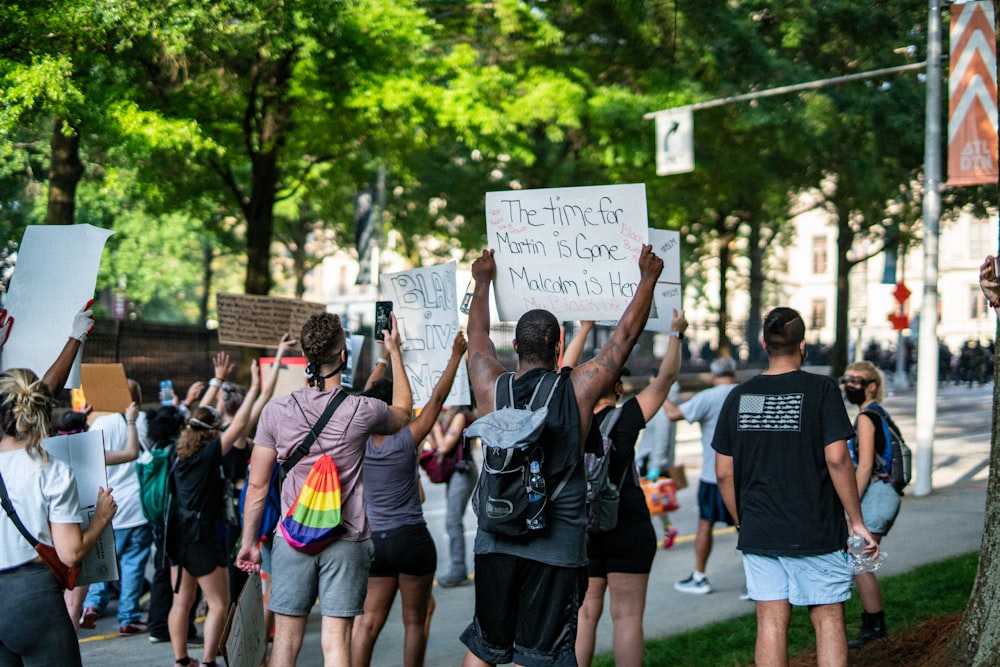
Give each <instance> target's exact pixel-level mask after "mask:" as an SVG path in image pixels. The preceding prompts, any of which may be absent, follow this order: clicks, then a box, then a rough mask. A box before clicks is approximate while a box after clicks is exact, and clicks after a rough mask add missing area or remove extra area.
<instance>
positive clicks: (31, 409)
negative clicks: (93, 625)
mask: <svg viewBox="0 0 1000 667" xmlns="http://www.w3.org/2000/svg"><path fill="white" fill-rule="evenodd" d="M93 323H94V322H93V319H92V317H91V313H90V310H88V309H84V310H82V311H81V312H79V313H77V315H76V318H75V319H74V320H73V333H72V337H71V338H70V339H69V340H68V341H67V342H66V345H65V346H64V347H63V350H62V352H61V353H60V354H59V358H58V359H56V362H55V363H54V364H53V365H52V366H51V367H50V368H49V370H48V371H47V372H46V373H45V376H44V377H43V378H42V379H41V380H39V379H38V376H37V375H35V373H34V372H32V371H30V370H28V369H24V368H15V369H10V370H7V371H5V372H3V373H0V430H2V432H3V434H2V439H0V479H2V480H3V486H4V489H5V490H6V491H5V493H4V494H3V495H5V496H6V497H7V498H9V504H8V503H7V502H5V503H4V504H5V505H7V507H5V509H6V510H8V512H5V513H4V514H3V515H0V600H3V606H2V607H0V664H4V665H6V664H46V665H50V664H51V665H70V666H72V665H80V664H81V660H80V647H79V644H78V643H77V639H76V631H75V630H74V628H73V623H72V621H71V620H70V617H69V614H67V613H66V605H65V603H64V601H63V590H62V587H61V586H60V584H59V583H57V581H56V579H55V577H54V576H53V575H52V572H51V570H49V567H48V566H47V565H46V564H45V563H44V562H42V561H41V560H40V559H39V558H38V554H37V552H36V551H35V549H34V547H33V545H32V544H31V543H30V542H29V541H28V540H27V539H26V537H25V536H24V535H22V534H21V532H20V531H19V530H18V528H17V526H16V524H15V522H14V520H13V518H12V517H11V516H10V513H14V514H16V515H17V517H18V519H19V520H20V522H21V523H22V524H23V526H24V528H25V529H26V531H27V532H28V533H29V534H30V535H31V536H33V537H34V538H35V539H36V540H38V541H39V542H40V543H43V544H46V545H49V546H52V547H54V548H55V551H56V553H57V554H58V556H59V560H61V561H62V562H63V563H65V564H66V565H69V566H74V565H77V564H79V563H80V561H81V560H83V557H84V556H86V555H87V554H88V553H89V552H90V551H91V550H92V549H93V548H94V545H95V544H97V540H98V538H99V537H100V535H101V533H102V532H103V531H104V529H105V527H107V525H108V524H109V523H110V522H111V517H113V516H114V514H115V511H116V509H117V505H116V504H115V501H114V498H112V497H111V489H107V490H105V489H100V491H99V492H98V497H97V506H96V507H95V508H94V516H93V519H92V520H91V522H90V525H88V526H87V528H86V530H82V529H81V528H80V514H81V513H80V499H79V494H78V492H77V487H76V480H75V478H74V476H73V471H72V470H71V469H70V468H69V466H67V465H66V464H65V463H63V462H62V461H57V460H55V459H52V458H49V457H48V456H47V455H46V453H45V449H44V448H43V447H42V440H43V439H44V438H45V436H47V435H48V433H49V429H50V428H51V425H52V406H53V403H54V402H55V399H54V395H55V394H57V393H58V392H59V391H61V390H62V388H63V386H64V385H65V383H66V378H67V376H68V375H69V371H70V368H71V367H72V365H73V360H74V358H75V357H76V354H77V352H78V351H79V349H80V344H81V343H82V342H83V340H84V339H86V337H87V334H88V333H89V332H90V329H91V328H92V327H93Z"/></svg>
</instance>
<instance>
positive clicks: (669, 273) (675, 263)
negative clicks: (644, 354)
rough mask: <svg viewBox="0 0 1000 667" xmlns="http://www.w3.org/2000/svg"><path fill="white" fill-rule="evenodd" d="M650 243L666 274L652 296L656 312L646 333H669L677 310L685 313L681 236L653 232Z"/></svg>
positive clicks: (664, 230) (673, 233)
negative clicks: (661, 261) (682, 285)
mask: <svg viewBox="0 0 1000 667" xmlns="http://www.w3.org/2000/svg"><path fill="white" fill-rule="evenodd" d="M649 243H650V245H652V246H653V252H654V253H656V255H657V256H658V257H659V258H660V259H662V260H663V273H661V274H660V279H659V280H657V281H656V290H655V291H654V292H653V311H652V312H651V313H650V315H649V320H648V321H647V322H646V331H657V332H667V331H670V323H671V321H672V320H673V318H674V310H677V311H678V312H680V311H681V310H683V308H684V305H683V299H682V297H683V289H682V287H681V235H680V232H675V231H670V230H667V229H650V230H649Z"/></svg>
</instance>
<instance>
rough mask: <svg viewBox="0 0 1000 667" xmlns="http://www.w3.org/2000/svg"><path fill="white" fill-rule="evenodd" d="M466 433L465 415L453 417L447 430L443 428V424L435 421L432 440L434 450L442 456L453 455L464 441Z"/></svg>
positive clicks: (431, 435) (462, 413)
mask: <svg viewBox="0 0 1000 667" xmlns="http://www.w3.org/2000/svg"><path fill="white" fill-rule="evenodd" d="M464 431H465V413H464V412H459V413H458V414H456V415H455V416H454V417H452V420H451V423H449V424H448V428H447V429H443V428H441V422H438V421H435V422H434V427H433V428H432V429H431V433H430V439H431V444H433V445H434V449H435V450H436V451H437V452H439V453H440V454H451V452H452V450H454V449H455V446H456V445H458V443H459V441H461V439H462V433H463V432H464Z"/></svg>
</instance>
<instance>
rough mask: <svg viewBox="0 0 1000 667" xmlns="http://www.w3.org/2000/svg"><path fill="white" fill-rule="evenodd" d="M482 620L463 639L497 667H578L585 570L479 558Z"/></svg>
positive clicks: (509, 558)
mask: <svg viewBox="0 0 1000 667" xmlns="http://www.w3.org/2000/svg"><path fill="white" fill-rule="evenodd" d="M475 583H476V615H475V617H474V618H473V619H472V623H471V624H470V625H469V627H467V628H466V629H465V632H463V633H462V637H461V639H462V643H463V644H465V645H466V646H467V647H468V649H469V650H470V651H472V653H473V655H475V656H476V657H478V658H479V659H481V660H484V661H486V662H489V663H492V664H503V663H509V662H515V663H516V664H518V665H524V666H525V667H532V666H534V665H550V666H554V667H560V666H563V665H565V666H566V667H575V666H576V628H577V613H578V612H579V610H580V603H581V602H582V601H583V597H584V595H586V593H587V569H586V568H585V567H556V566H554V565H546V564H544V563H539V562H537V561H533V560H528V559H526V558H518V557H517V556H508V555H506V554H476V580H475Z"/></svg>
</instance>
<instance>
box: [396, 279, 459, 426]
mask: <svg viewBox="0 0 1000 667" xmlns="http://www.w3.org/2000/svg"><path fill="white" fill-rule="evenodd" d="M380 284H381V291H382V297H383V298H384V299H386V300H388V301H392V312H393V313H394V314H395V315H396V325H397V326H399V327H400V332H401V334H402V337H403V351H404V352H403V365H404V366H405V367H406V376H407V377H408V378H409V380H410V389H411V390H412V391H413V405H414V407H418V408H419V407H423V406H424V405H426V404H427V401H428V400H429V399H430V397H431V392H433V391H434V385H436V384H437V381H438V379H439V378H440V377H441V373H442V372H444V369H445V367H446V366H447V365H448V359H449V358H450V357H451V348H452V346H453V345H454V343H455V336H456V335H458V332H459V327H458V297H457V294H458V290H457V287H456V285H455V262H449V263H447V264H440V265H438V266H426V267H423V268H419V269H410V270H409V271H400V272H398V273H383V274H382V281H381V283H380ZM470 403H471V398H470V395H469V373H468V370H467V368H466V364H465V362H464V361H463V362H462V363H461V364H459V366H458V373H457V374H456V375H455V382H454V384H453V385H452V387H451V392H450V393H449V394H448V398H447V399H445V405H469V404H470Z"/></svg>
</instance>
